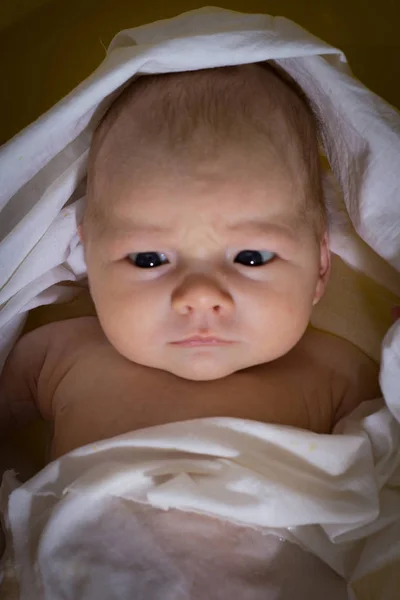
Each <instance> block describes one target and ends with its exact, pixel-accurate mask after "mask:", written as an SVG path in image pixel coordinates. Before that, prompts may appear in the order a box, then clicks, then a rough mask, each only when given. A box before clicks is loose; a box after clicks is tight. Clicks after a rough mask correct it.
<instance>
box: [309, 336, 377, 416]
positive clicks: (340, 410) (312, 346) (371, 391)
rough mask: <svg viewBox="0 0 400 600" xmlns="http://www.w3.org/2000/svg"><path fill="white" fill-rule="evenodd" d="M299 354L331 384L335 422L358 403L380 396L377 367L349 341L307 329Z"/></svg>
mask: <svg viewBox="0 0 400 600" xmlns="http://www.w3.org/2000/svg"><path fill="white" fill-rule="evenodd" d="M301 351H302V352H304V355H305V356H306V357H307V358H308V359H310V361H311V362H312V363H313V364H315V365H316V366H317V368H319V369H321V371H322V372H325V371H326V373H327V375H328V376H329V379H330V381H331V385H332V396H333V402H334V404H335V411H336V419H335V421H338V420H340V419H341V418H342V417H344V416H345V415H346V414H349V413H350V412H351V411H352V410H354V409H355V408H356V407H357V406H358V405H359V404H361V403H362V402H364V401H366V400H374V399H376V398H378V397H379V396H381V395H382V394H381V391H380V387H379V365H377V364H376V363H375V362H374V361H373V360H372V359H371V358H369V356H367V355H366V354H365V353H364V352H363V351H362V350H360V349H359V348H357V346H355V345H354V344H352V343H351V342H349V341H347V340H345V339H343V338H340V337H338V336H336V335H333V334H330V333H326V332H323V331H319V330H316V329H312V328H310V329H309V330H307V332H306V334H305V335H304V338H303V340H302V347H301Z"/></svg>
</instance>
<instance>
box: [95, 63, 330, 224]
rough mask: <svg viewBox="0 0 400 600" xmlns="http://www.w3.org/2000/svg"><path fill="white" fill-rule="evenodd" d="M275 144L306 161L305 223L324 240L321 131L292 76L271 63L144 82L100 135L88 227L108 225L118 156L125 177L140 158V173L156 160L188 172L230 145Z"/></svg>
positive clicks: (124, 97)
mask: <svg viewBox="0 0 400 600" xmlns="http://www.w3.org/2000/svg"><path fill="white" fill-rule="evenodd" d="M277 123H279V125H280V127H277ZM277 130H278V131H277ZM271 136H272V137H274V141H276V142H277V143H279V144H280V145H281V146H282V147H283V148H284V151H285V152H287V153H288V154H289V153H290V154H291V155H293V156H295V157H297V160H299V161H300V177H301V179H302V181H303V182H304V185H303V186H302V187H303V188H304V191H303V192H302V193H303V194H304V196H305V202H303V204H302V206H303V216H304V218H305V219H308V220H309V219H310V218H313V219H314V220H315V222H316V224H317V230H318V234H320V233H321V232H322V231H323V228H324V226H325V220H326V215H325V207H324V202H323V191H322V179H321V165H320V157H319V143H318V124H317V120H316V118H315V116H314V113H313V110H312V108H311V105H310V103H309V101H308V99H307V97H306V95H305V94H304V92H303V91H302V89H301V88H300V86H299V85H298V84H297V83H296V82H295V81H294V80H293V79H292V78H291V77H290V76H289V75H288V74H287V73H286V72H285V71H283V70H282V69H280V68H279V67H278V66H277V65H275V64H271V63H269V62H263V63H254V64H250V65H238V66H230V67H219V68H213V69H202V70H198V71H185V72H178V73H163V74H156V75H145V76H141V77H139V78H136V79H134V80H133V81H131V82H129V84H128V85H127V86H126V87H125V89H124V90H123V91H122V93H121V94H120V95H119V96H118V98H117V99H116V100H115V101H114V102H113V103H112V104H111V106H110V107H109V108H108V110H107V112H106V114H105V115H104V116H103V118H102V119H101V121H100V123H99V125H98V127H97V129H96V131H95V133H94V135H93V140H92V145H91V150H90V153H89V164H88V185H87V203H86V210H85V215H84V226H85V227H86V226H87V224H89V223H90V224H91V225H95V226H96V227H97V229H98V230H99V229H101V227H102V225H104V215H105V214H106V206H105V205H104V202H103V203H101V202H99V201H98V198H97V196H98V194H97V186H96V178H97V177H96V171H97V170H99V165H102V166H104V167H105V165H106V164H108V163H109V161H113V160H115V156H116V155H118V168H119V169H123V167H124V165H125V164H129V165H130V166H129V168H130V170H132V168H133V167H132V165H131V163H132V160H131V159H132V157H133V156H134V157H135V158H136V160H137V161H138V164H139V165H140V164H143V162H146V161H147V162H148V161H149V160H151V161H152V163H153V164H154V165H156V163H157V164H158V165H161V166H162V162H163V160H171V157H174V159H175V160H177V161H180V163H181V164H183V165H185V164H186V163H187V161H188V160H190V159H192V160H197V159H202V158H208V159H210V158H211V160H212V156H213V152H218V151H219V150H220V149H221V147H222V145H223V144H225V146H227V144H229V143H234V144H236V145H238V144H241V145H242V146H243V149H244V151H245V149H246V147H247V148H249V147H250V146H251V145H253V146H254V144H257V149H258V152H259V153H262V151H263V145H264V148H265V141H266V137H268V138H269V139H271ZM121 149H122V151H121ZM118 152H119V154H118ZM163 156H164V157H165V158H164V159H163ZM129 161H130V162H129ZM154 169H155V170H156V169H157V166H155V167H154Z"/></svg>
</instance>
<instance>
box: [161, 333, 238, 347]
mask: <svg viewBox="0 0 400 600" xmlns="http://www.w3.org/2000/svg"><path fill="white" fill-rule="evenodd" d="M170 343H171V344H172V345H173V346H186V347H193V346H226V345H227V344H233V343H234V342H233V341H231V340H224V339H222V338H217V337H213V336H202V335H194V336H191V337H189V338H185V339H183V340H178V341H176V342H170Z"/></svg>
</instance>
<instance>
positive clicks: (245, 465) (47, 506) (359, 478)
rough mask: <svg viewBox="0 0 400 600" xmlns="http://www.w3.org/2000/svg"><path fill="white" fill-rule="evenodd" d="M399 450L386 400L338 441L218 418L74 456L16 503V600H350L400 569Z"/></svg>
mask: <svg viewBox="0 0 400 600" xmlns="http://www.w3.org/2000/svg"><path fill="white" fill-rule="evenodd" d="M399 441H400V425H399V423H398V422H397V421H396V420H395V419H394V418H393V417H392V416H391V415H390V413H389V412H388V410H387V409H386V408H385V407H384V405H383V402H381V401H379V400H378V401H373V402H370V403H365V404H364V405H362V406H361V407H359V408H358V409H357V411H355V412H354V413H353V415H352V416H351V417H348V418H346V419H344V420H343V421H342V422H341V423H339V424H338V425H337V427H336V429H335V431H334V433H333V435H318V434H315V433H312V432H308V431H302V430H297V429H295V428H292V427H283V426H277V425H270V424H265V423H258V422H255V421H248V420H242V419H232V418H222V417H221V418H211V419H210V418H208V419H196V420H192V421H185V422H179V423H170V424H166V425H162V426H158V427H151V428H149V429H143V430H139V431H136V432H133V433H130V434H125V435H122V436H118V437H116V438H113V439H110V440H105V441H101V442H98V443H96V444H90V445H88V446H85V447H83V448H80V449H78V450H75V451H73V452H71V453H69V454H67V455H65V456H63V457H62V458H60V459H58V460H57V461H54V462H52V463H51V464H49V465H48V466H47V467H46V468H45V469H43V470H42V471H41V472H40V473H39V474H38V475H36V476H35V477H34V478H32V479H31V480H30V481H28V482H27V483H25V484H24V485H22V486H21V487H17V488H16V489H15V490H14V491H13V492H12V493H11V497H10V502H9V508H8V516H7V517H6V519H7V520H8V527H9V530H10V531H12V536H13V546H14V553H15V562H16V568H17V572H18V575H19V581H20V584H21V600H25V599H26V600H58V598H60V599H61V598H63V599H64V600H67V599H68V600H69V599H70V600H77V599H78V598H79V600H102V599H104V600H106V599H107V600H109V599H112V598H119V599H121V598H126V599H128V598H132V597H134V598H135V600H139V599H142V598H143V600H144V599H146V600H156V599H160V600H161V599H163V600H164V599H165V598H171V599H174V600H197V599H198V600H206V599H207V598H209V597H210V590H213V594H212V597H213V598H215V599H216V600H219V599H221V600H227V599H228V598H231V597H240V598H243V599H246V600H247V599H248V600H272V599H274V598H287V599H290V600H295V599H296V600H297V599H298V598H310V599H314V598H315V600H318V599H320V598H321V597H324V598H329V596H328V595H327V594H328V591H329V590H330V591H331V593H332V596H331V597H332V600H333V599H334V600H340V599H342V598H343V600H345V599H346V598H353V596H352V595H351V594H350V592H351V587H350V588H349V595H347V593H346V587H345V585H344V583H343V581H344V580H345V581H348V582H352V581H354V580H357V579H359V578H361V577H362V576H364V575H365V574H366V573H370V572H374V571H376V570H377V569H379V568H380V567H381V566H382V565H384V564H387V563H388V562H390V561H391V560H393V559H395V558H399V557H400V536H399V534H400V519H399V507H400V488H399V485H400V457H399V453H398V452H396V451H394V448H398V447H399ZM6 485H8V486H9V487H10V478H9V476H8V479H7V478H6V479H5V482H4V484H3V486H4V487H5V486H6ZM3 504H4V506H5V505H6V502H4V499H3ZM155 509H161V510H158V511H157V510H155ZM169 509H173V510H172V511H171V510H169ZM176 509H178V511H185V512H181V513H178V514H176V512H175V511H176ZM164 511H165V512H164ZM190 513H197V516H196V517H195V516H194V515H193V514H192V515H190ZM198 515H206V516H208V517H213V518H214V519H204V518H203V521H201V520H200V522H197V521H196V518H198ZM216 518H217V519H218V520H215V519H216ZM219 519H220V520H219ZM238 526H241V527H242V528H244V529H242V530H241V531H242V536H244V537H241V538H240V539H241V542H240V543H239V542H238V537H237V534H238V530H237V527H238ZM235 534H236V535H235ZM266 534H273V535H274V536H279V538H280V543H278V541H276V540H275V541H274V538H271V537H270V536H266ZM283 539H285V540H287V542H296V543H297V544H298V545H299V546H300V547H301V548H303V549H306V550H307V551H308V552H309V553H306V554H304V553H301V552H299V551H298V549H295V548H294V547H293V545H292V544H286V545H285V546H282V540H283ZM364 540H365V541H364ZM388 542H390V543H388ZM296 553H297V554H296ZM313 555H314V556H313ZM316 557H318V558H319V559H322V561H323V563H325V565H324V564H322V563H318V562H316ZM327 566H328V567H330V569H331V570H332V571H333V572H332V571H331V570H330V569H327ZM143 573H144V574H147V577H145V576H144V575H143ZM334 573H336V574H337V575H339V576H340V579H339V578H338V577H336V578H335V575H334ZM272 574H273V577H272ZM310 576H312V581H311V582H310ZM341 582H342V583H341ZM272 583H273V584H274V585H272ZM239 585H240V586H242V587H240V588H239V587H237V592H238V595H237V596H235V594H232V586H233V589H234V587H235V586H239ZM192 586H194V587H192ZM274 586H275V587H274ZM112 589H113V590H114V591H113V592H112ZM194 590H195V591H196V593H194ZM239 591H240V592H241V593H240V594H239ZM296 591H297V595H296ZM379 600H386V598H385V597H383V596H379Z"/></svg>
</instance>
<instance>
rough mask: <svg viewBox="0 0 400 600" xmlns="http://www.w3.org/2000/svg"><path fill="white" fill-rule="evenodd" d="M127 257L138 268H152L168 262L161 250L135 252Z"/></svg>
mask: <svg viewBox="0 0 400 600" xmlns="http://www.w3.org/2000/svg"><path fill="white" fill-rule="evenodd" d="M129 258H130V260H131V261H132V262H133V263H134V265H135V267H138V268H139V269H154V268H156V267H160V266H161V265H166V264H168V262H169V261H168V259H167V257H166V256H165V254H163V253H162V252H136V253H134V254H130V255H129Z"/></svg>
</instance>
